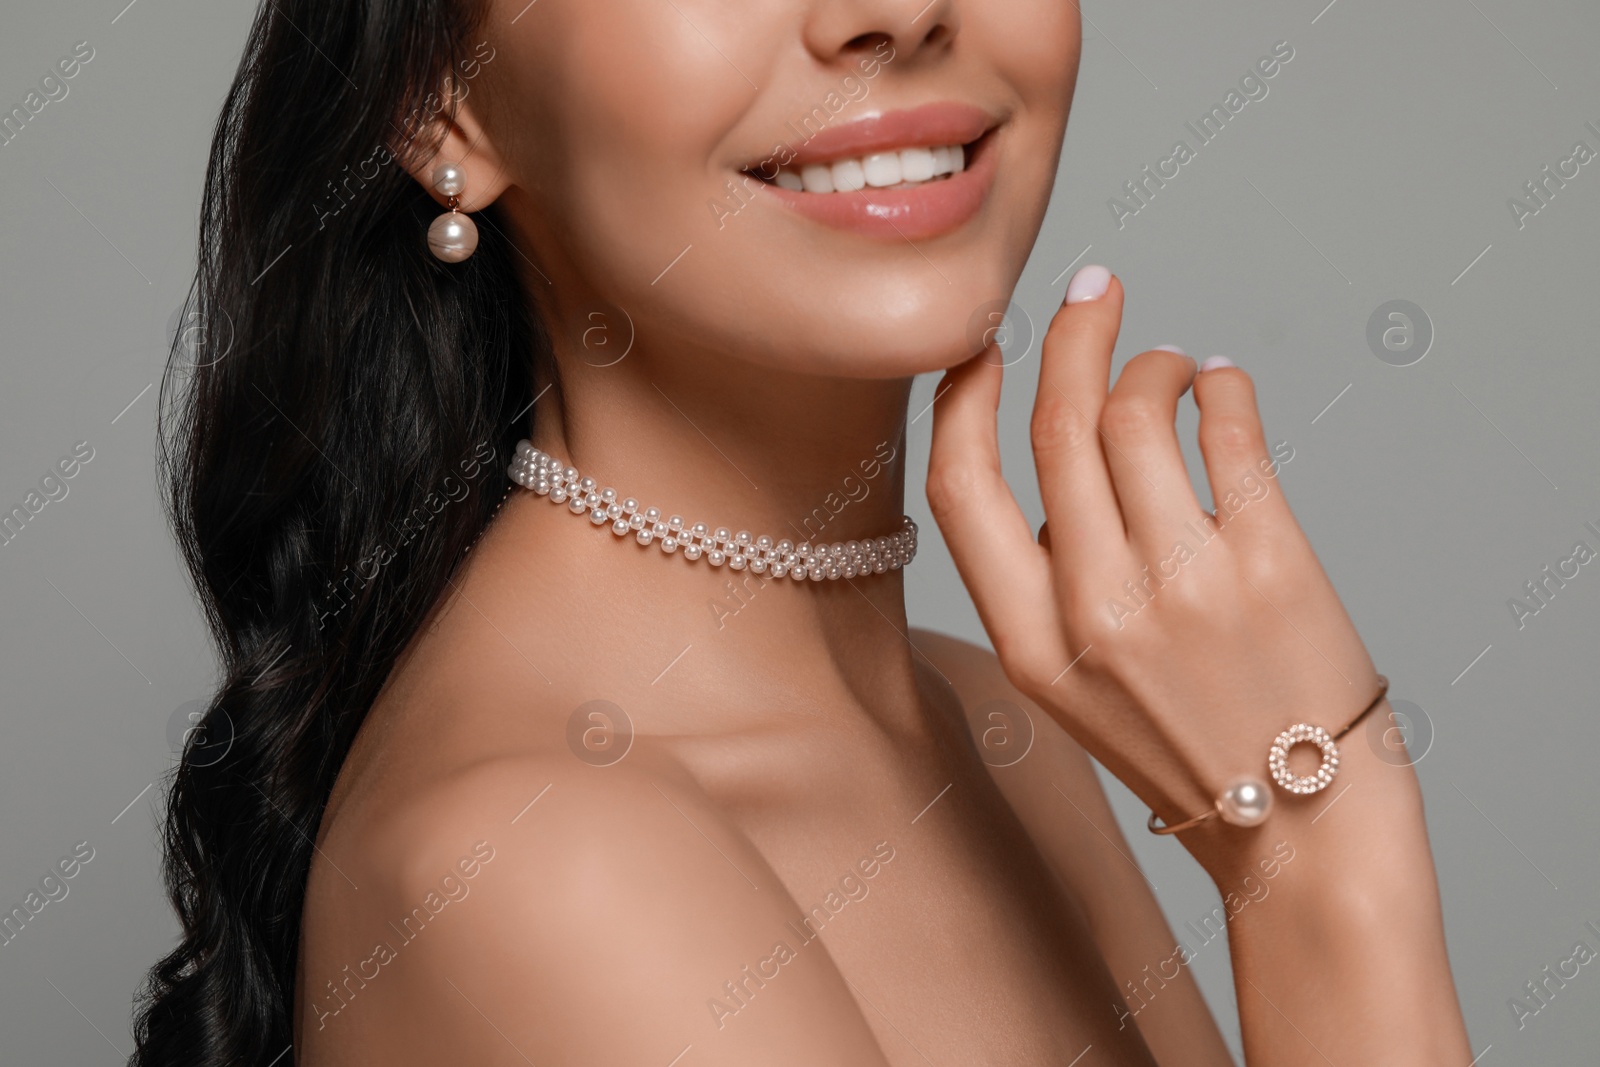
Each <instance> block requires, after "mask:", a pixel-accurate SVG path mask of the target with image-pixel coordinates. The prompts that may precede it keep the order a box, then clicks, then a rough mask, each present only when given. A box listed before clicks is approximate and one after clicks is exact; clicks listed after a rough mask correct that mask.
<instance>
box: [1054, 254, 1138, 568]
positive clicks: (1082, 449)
mask: <svg viewBox="0 0 1600 1067" xmlns="http://www.w3.org/2000/svg"><path fill="white" fill-rule="evenodd" d="M1122 297H1123V293H1122V284H1121V283H1120V282H1119V281H1117V279H1116V278H1114V277H1112V276H1111V274H1110V272H1109V271H1107V270H1106V268H1104V267H1099V266H1090V267H1084V268H1083V269H1082V270H1080V271H1078V273H1077V274H1075V275H1073V278H1072V281H1071V283H1070V284H1069V285H1068V286H1067V296H1066V300H1065V301H1063V303H1062V305H1061V308H1060V310H1059V311H1057V312H1056V315H1055V318H1054V319H1052V320H1051V322H1050V329H1049V330H1048V331H1047V332H1046V333H1045V338H1044V345H1043V353H1044V354H1043V357H1042V359H1041V363H1040V368H1039V392H1038V395H1037V396H1036V397H1035V399H1034V404H1033V419H1032V424H1031V426H1030V433H1031V436H1032V440H1033V458H1034V465H1035V467H1036V468H1037V470H1038V472H1039V492H1040V496H1041V497H1042V499H1043V501H1044V509H1045V514H1046V515H1049V516H1054V517H1056V518H1058V519H1060V521H1059V522H1057V523H1056V528H1055V529H1054V530H1052V531H1051V556H1052V557H1053V558H1054V559H1055V561H1056V563H1057V566H1058V568H1065V569H1066V571H1067V572H1069V573H1081V568H1082V567H1084V566H1086V565H1088V564H1089V563H1091V562H1093V561H1097V560H1103V559H1104V558H1105V556H1106V554H1107V553H1108V552H1110V551H1113V550H1116V551H1123V550H1124V549H1125V546H1126V537H1125V533H1124V530H1123V524H1122V513H1121V511H1120V510H1119V509H1118V507H1117V497H1116V492H1115V491H1114V490H1113V488H1112V484H1111V474H1110V471H1109V470H1107V468H1106V460H1105V454H1104V451H1103V448H1102V445H1101V435H1100V429H1099V427H1100V412H1101V409H1102V407H1103V406H1104V405H1105V401H1106V388H1107V385H1108V383H1109V380H1110V376H1111V352H1112V349H1113V348H1115V347H1116V343H1117V331H1118V328H1119V326H1120V324H1121V321H1122Z"/></svg>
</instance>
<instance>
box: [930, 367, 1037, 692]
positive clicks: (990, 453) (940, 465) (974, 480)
mask: <svg viewBox="0 0 1600 1067" xmlns="http://www.w3.org/2000/svg"><path fill="white" fill-rule="evenodd" d="M998 355H999V353H998V350H997V349H994V348H993V347H992V346H991V347H990V348H989V349H986V350H984V351H983V352H981V353H979V354H978V355H977V356H974V357H973V358H972V359H970V360H968V361H967V362H965V363H963V364H961V365H960V366H958V367H954V368H952V369H951V370H950V371H949V372H947V373H946V374H945V377H944V379H943V380H942V381H941V382H940V383H939V390H938V391H937V392H936V393H935V394H934V395H935V397H936V398H937V400H936V402H935V404H934V415H933V441H932V445H931V447H930V451H929V455H928V479H927V495H928V506H929V508H930V509H931V510H932V511H933V517H934V520H935V521H936V522H938V524H939V529H940V530H941V531H943V533H944V537H945V543H946V545H947V546H948V547H949V549H950V555H951V556H952V557H953V558H954V560H955V564H956V570H957V571H959V572H960V574H961V580H962V582H963V583H964V584H965V585H966V587H967V591H968V592H969V593H971V594H972V601H973V603H974V604H975V605H976V606H977V609H978V615H979V616H980V617H981V618H982V620H983V624H984V629H985V630H987V631H988V634H989V638H990V640H991V641H993V642H994V646H995V653H996V654H997V655H998V656H999V657H1000V659H1001V662H1002V663H1003V664H1006V665H1007V666H1016V665H1020V664H1022V663H1033V664H1041V663H1044V662H1046V661H1047V660H1049V659H1050V658H1051V657H1052V656H1056V655H1058V652H1057V648H1058V636H1057V630H1058V627H1057V626H1056V625H1055V607H1054V599H1053V594H1052V591H1051V584H1050V564H1049V554H1048V553H1047V552H1046V551H1045V550H1044V549H1043V548H1041V547H1040V546H1039V545H1038V544H1036V543H1035V542H1034V540H1033V535H1032V527H1031V526H1030V525H1029V523H1028V520H1027V519H1026V518H1025V517H1024V516H1023V514H1022V509H1021V508H1020V507H1018V506H1017V501H1016V498H1015V497H1014V496H1013V495H1012V494H1011V487H1010V486H1008V485H1007V484H1006V482H1005V479H1004V477H1003V476H1002V475H1001V471H1000V443H999V434H998V427H997V422H996V411H997V409H998V408H999V404H1000V383H1001V378H1002V376H1003V372H1002V371H1001V368H1000V366H999V365H998V364H999V362H1000V360H999V358H998ZM991 359H992V360H993V362H990V360H991Z"/></svg>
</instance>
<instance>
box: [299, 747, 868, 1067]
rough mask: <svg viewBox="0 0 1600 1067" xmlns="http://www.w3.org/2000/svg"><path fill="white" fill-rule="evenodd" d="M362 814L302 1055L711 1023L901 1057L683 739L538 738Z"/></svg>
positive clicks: (711, 1037)
mask: <svg viewBox="0 0 1600 1067" xmlns="http://www.w3.org/2000/svg"><path fill="white" fill-rule="evenodd" d="M347 814H348V815H349V816H350V818H349V821H348V822H347V823H346V825H345V827H343V828H339V827H335V828H334V829H333V832H330V833H329V835H328V837H329V841H328V842H327V844H326V845H325V846H324V847H325V848H327V850H328V852H329V853H330V855H331V856H337V857H338V858H339V859H340V860H341V861H348V867H347V869H346V871H345V873H346V874H348V875H349V877H350V879H352V880H353V884H354V885H358V886H359V891H347V887H344V886H342V885H341V884H340V882H339V880H338V878H337V876H334V877H333V878H331V879H328V878H325V879H323V880H322V884H324V885H326V886H330V887H331V888H330V890H329V892H330V893H332V894H336V895H338V896H339V897H340V898H341V900H342V901H343V906H340V907H328V908H325V909H324V913H323V914H324V921H322V922H319V923H315V924H308V930H307V951H306V953H305V958H306V959H307V960H308V962H307V964H306V972H305V976H304V977H305V983H304V984H305V987H306V992H305V993H303V994H302V1004H301V1032H302V1036H303V1038H304V1039H305V1040H303V1042H302V1044H303V1048H304V1051H305V1055H304V1059H303V1062H306V1063H308V1064H312V1065H318V1064H323V1063H328V1064H332V1063H350V1062H367V1061H368V1059H369V1058H370V1060H371V1062H374V1063H377V1062H382V1063H386V1064H401V1065H404V1064H411V1063H417V1064H422V1063H437V1062H446V1061H453V1062H459V1061H469V1062H474V1063H483V1064H500V1063H505V1064H523V1063H526V1062H530V1061H531V1062H535V1063H548V1062H600V1063H625V1062H638V1063H651V1062H660V1063H668V1062H671V1061H672V1060H673V1058H674V1057H675V1056H677V1055H679V1054H680V1053H681V1052H682V1051H683V1050H684V1048H685V1047H686V1046H689V1045H693V1046H694V1047H695V1049H696V1053H695V1062H697V1063H707V1064H713V1065H718V1064H729V1065H731V1064H735V1063H744V1062H749V1061H750V1060H751V1059H752V1058H759V1059H762V1060H763V1061H764V1062H771V1063H775V1064H791V1063H792V1064H801V1063H817V1062H827V1063H840V1064H862V1065H867V1067H882V1062H883V1061H882V1059H881V1055H880V1053H879V1052H878V1048H877V1045H876V1043H875V1042H874V1040H873V1038H872V1036H871V1031H870V1029H869V1028H868V1027H867V1025H866V1023H865V1021H864V1019H863V1018H862V1016H861V1014H860V1011H859V1009H858V1008H857V1006H856V1004H855V1002H854V999H853V997H852V996H851V994H850V991H849V988H848V986H847V985H846V984H845V983H844V981H843V980H842V979H841V978H840V976H839V974H838V972H837V970H836V969H835V968H834V966H833V963H832V961H831V959H830V958H829V957H828V955H827V952H826V949H825V948H824V947H822V946H820V945H816V946H811V947H807V948H805V949H804V950H803V951H802V950H801V949H800V947H799V944H798V942H797V940H796V938H795V936H794V934H793V933H792V931H791V930H790V927H789V925H788V922H789V919H790V918H791V917H792V916H793V915H795V914H798V913H799V909H798V908H797V907H796V906H795V905H794V904H793V901H792V900H791V899H790V898H789V895H788V893H787V892H786V890H785V889H784V887H783V885H782V883H781V882H780V881H779V880H778V878H777V877H776V876H775V875H774V873H773V872H772V871H771V869H770V868H769V867H768V865H767V863H766V862H765V861H764V859H763V858H762V856H761V855H760V853H759V852H758V851H757V850H756V849H755V848H754V847H753V846H752V845H751V844H750V842H749V841H748V840H746V839H745V837H744V836H743V835H742V834H741V833H739V832H738V831H737V830H736V829H735V828H734V827H733V826H732V825H731V823H730V821H729V820H727V819H725V818H724V817H722V816H721V815H720V814H719V813H718V812H717V811H716V810H715V809H714V808H713V806H712V805H711V804H710V803H709V802H708V801H707V799H706V798H705V797H704V795H703V794H702V793H701V791H700V790H699V789H698V787H697V786H696V785H695V784H694V783H693V781H692V780H691V779H689V777H688V776H687V775H685V774H684V773H683V772H682V771H681V770H680V769H679V768H677V767H675V766H674V765H673V764H672V763H671V762H670V761H667V760H665V759H661V758H658V757H654V756H652V754H650V753H648V752H635V753H631V754H630V756H629V758H628V759H626V760H623V761H621V762H619V763H617V764H615V765H612V766H608V767H595V766H590V765H588V764H585V763H583V762H581V761H579V760H576V759H574V758H572V756H571V754H570V753H568V752H566V751H565V750H563V751H561V752H560V753H559V754H556V753H537V752H531V753H519V754H514V755H507V756H504V757H501V758H494V759H487V760H483V761H481V762H478V763H474V764H472V765H470V766H464V767H462V768H460V769H458V770H456V771H454V772H453V773H451V774H449V775H446V776H441V777H439V778H437V779H435V780H433V781H431V782H430V783H428V784H426V785H424V786H422V787H420V788H418V789H417V790H415V791H414V792H413V793H412V794H410V795H409V796H407V797H405V798H404V799H403V800H398V801H396V802H394V803H392V804H390V805H388V806H386V808H385V809H384V810H381V811H379V810H376V809H367V808H362V809H357V810H353V811H350V812H348V813H347ZM329 919H331V920H332V921H327V920H329ZM358 927H359V928H360V929H361V930H362V931H364V932H365V935H364V936H354V935H351V934H350V933H349V931H350V930H352V929H355V928H358ZM319 935H320V937H321V938H322V939H323V942H324V944H326V943H332V944H337V945H340V946H342V947H343V954H344V955H346V956H352V957H354V958H353V959H352V960H349V961H347V960H346V959H344V958H342V957H341V956H340V955H338V954H334V955H329V953H327V952H326V951H323V949H322V948H320V947H318V946H313V945H311V944H310V941H311V939H312V938H313V937H316V936H319ZM369 943H370V946H371V947H370V948H365V947H363V946H367V945H368V944H369ZM347 962H353V963H354V972H353V973H354V974H355V975H356V976H357V979H358V982H360V983H361V984H360V985H359V986H358V987H356V988H354V989H351V988H350V987H349V984H348V983H347V981H346V980H345V977H346V975H348V974H350V973H352V972H351V971H350V970H347V969H345V964H346V963H347ZM317 965H320V967H321V971H328V972H330V973H329V975H328V976H327V977H328V979H329V981H327V982H325V981H324V975H323V974H322V973H321V971H319V970H318V968H317ZM771 983H780V984H781V985H782V986H784V987H785V991H784V992H783V993H782V994H781V995H778V996H771V995H768V996H766V997H764V998H763V997H762V990H763V988H764V987H765V986H766V985H768V984H771ZM756 1000H764V1001H765V1003H763V1004H762V1005H761V1007H762V1010H761V1011H759V1012H746V1011H745V1010H744V1008H745V1007H747V1006H748V1005H750V1004H751V1003H753V1002H754V1001H756ZM600 1005H605V1006H607V1007H606V1010H603V1011H597V1010H596V1008H597V1006H600ZM618 1009H623V1010H618ZM817 1019H825V1020H827V1023H826V1025H822V1026H819V1025H817V1024H816V1020H817Z"/></svg>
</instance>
